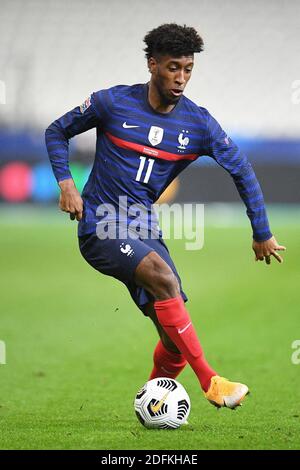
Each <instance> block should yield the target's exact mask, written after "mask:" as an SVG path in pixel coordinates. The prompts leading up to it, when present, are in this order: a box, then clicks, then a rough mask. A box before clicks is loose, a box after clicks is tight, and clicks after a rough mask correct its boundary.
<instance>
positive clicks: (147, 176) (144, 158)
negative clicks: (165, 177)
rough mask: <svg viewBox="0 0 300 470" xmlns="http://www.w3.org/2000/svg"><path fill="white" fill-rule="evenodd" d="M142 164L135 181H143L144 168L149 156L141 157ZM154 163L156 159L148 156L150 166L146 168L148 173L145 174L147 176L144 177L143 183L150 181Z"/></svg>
mask: <svg viewBox="0 0 300 470" xmlns="http://www.w3.org/2000/svg"><path fill="white" fill-rule="evenodd" d="M140 160H141V161H140V166H139V169H138V171H137V174H136V177H135V181H141V176H142V173H143V169H144V166H145V163H146V160H147V158H146V157H142V156H141V157H140ZM153 165H154V160H153V158H148V166H147V170H146V174H145V177H144V179H143V181H142V182H143V183H148V181H149V178H150V175H151V171H152V168H153Z"/></svg>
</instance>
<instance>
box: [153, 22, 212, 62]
mask: <svg viewBox="0 0 300 470" xmlns="http://www.w3.org/2000/svg"><path fill="white" fill-rule="evenodd" d="M144 42H145V43H146V46H147V47H146V48H145V49H144V51H145V52H146V58H147V59H150V57H155V56H159V55H170V56H172V57H181V56H188V55H192V54H194V52H201V51H203V45H204V43H203V39H202V38H201V36H199V34H198V33H197V31H196V30H195V29H194V28H191V27H188V26H186V25H183V26H180V25H178V24H176V23H168V24H162V25H161V26H158V28H155V29H152V31H149V32H148V33H147V34H146V36H145V37H144Z"/></svg>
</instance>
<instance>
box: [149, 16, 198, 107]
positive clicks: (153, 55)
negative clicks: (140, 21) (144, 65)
mask: <svg viewBox="0 0 300 470" xmlns="http://www.w3.org/2000/svg"><path fill="white" fill-rule="evenodd" d="M144 42H145V43H146V46H147V47H146V48H145V49H144V51H145V52H146V58H147V61H148V68H149V71H150V73H151V81H152V83H153V84H154V85H155V87H156V89H157V91H158V93H159V95H160V98H161V100H162V101H163V102H164V103H166V104H176V103H177V101H178V100H179V98H180V96H181V95H182V93H183V91H184V89H185V86H186V84H187V83H188V81H189V79H190V78H191V73H192V69H193V65H194V53H196V52H201V51H202V50H203V39H202V38H201V36H199V34H198V33H197V31H196V30H195V29H194V28H191V27H188V26H185V25H184V26H180V25H177V24H175V23H170V24H163V25H161V26H159V27H158V28H155V29H153V30H152V31H150V32H149V33H147V34H146V36H145V38H144Z"/></svg>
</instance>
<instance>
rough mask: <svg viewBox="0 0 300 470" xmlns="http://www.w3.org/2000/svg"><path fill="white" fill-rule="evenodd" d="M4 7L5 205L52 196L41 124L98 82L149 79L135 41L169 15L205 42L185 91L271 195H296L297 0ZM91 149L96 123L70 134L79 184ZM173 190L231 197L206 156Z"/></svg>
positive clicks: (186, 195) (299, 173) (0, 122)
mask: <svg viewBox="0 0 300 470" xmlns="http://www.w3.org/2000/svg"><path fill="white" fill-rule="evenodd" d="M0 8H1V28H0V41H1V48H0V82H1V83H2V85H3V86H2V87H0V93H1V94H2V96H0V200H1V201H6V202H25V201H33V202H34V201H39V202H51V201H54V200H56V199H57V194H58V190H57V186H56V183H55V180H54V177H53V176H52V173H51V168H50V165H49V162H48V158H47V154H46V149H45V145H44V130H45V128H46V127H47V126H48V125H49V123H50V122H51V121H53V120H54V119H56V118H57V117H58V116H60V115H62V114H63V113H64V112H66V111H68V110H69V109H72V108H73V107H75V106H77V105H79V104H81V102H83V101H84V99H85V98H86V96H88V95H89V94H90V92H92V91H94V90H98V89H100V88H106V87H109V86H112V85H115V84H119V83H128V84H131V83H137V82H146V81H147V80H148V72H147V67H146V62H145V59H144V53H143V51H142V49H143V43H142V38H143V37H144V35H145V33H146V32H147V31H148V30H150V29H151V28H153V27H155V26H157V25H159V24H161V23H163V22H170V21H176V22H178V23H180V24H183V23H186V24H189V25H193V26H194V27H196V28H197V29H198V30H199V32H200V33H201V34H202V35H203V37H204V41H205V51H204V53H202V54H201V55H200V56H199V57H196V67H195V71H194V76H193V77H192V80H191V82H190V84H189V85H188V88H187V93H186V94H187V96H188V97H190V98H191V99H193V100H194V101H196V102H197V103H199V104H200V105H202V106H204V107H207V108H208V109H209V111H210V112H211V113H212V114H213V115H214V116H215V117H216V118H217V119H218V120H219V122H220V123H221V124H222V126H223V127H224V128H225V129H226V131H227V132H228V133H229V134H230V135H231V137H232V138H233V139H234V140H235V141H236V142H237V143H238V144H239V145H240V147H241V149H242V150H243V151H244V152H245V153H246V154H247V155H248V157H249V160H250V161H251V162H252V163H253V165H254V166H255V169H256V172H257V174H258V176H259V179H260V181H261V183H262V187H263V190H264V193H265V196H266V200H267V201H268V202H283V203H284V202H294V203H299V202H300V184H299V182H300V137H299V123H300V93H298V90H297V89H295V86H294V85H293V84H295V81H296V80H299V79H300V68H299V60H298V57H299V56H300V29H299V18H300V2H299V1H298V0H290V1H289V2H287V1H283V0H273V1H272V2H271V1H268V0H264V1H263V0H253V1H252V2H251V3H249V2H246V1H241V0H230V1H228V2H227V1H222V0H212V1H206V0H203V1H197V0H190V1H189V2H188V5H187V4H184V3H183V2H181V1H179V0H174V1H173V2H172V10H170V5H169V3H168V2H161V1H159V0H153V1H152V2H151V4H149V2H140V1H138V0H128V1H126V2H123V1H121V0H111V1H110V2H107V1H104V0H103V1H102V0H99V1H97V0H87V1H83V0H72V1H70V0H64V1H58V0H52V1H50V2H48V1H46V0H39V1H38V0H27V1H24V0H10V1H8V0H1V2H0ZM299 85H300V83H299ZM299 88H300V86H299ZM296 93H298V95H297V96H299V99H298V98H297V96H296V95H295V94H296ZM4 94H5V96H4ZM293 96H294V98H293ZM295 97H296V98H295ZM298 101H299V102H298ZM94 145H95V132H94V131H93V130H92V131H89V132H88V133H86V134H84V135H82V136H78V137H76V138H75V139H73V140H72V143H71V152H70V153H71V161H72V162H73V166H72V170H73V174H74V178H75V181H76V182H77V184H78V186H79V189H81V188H82V186H83V184H84V182H85V180H86V178H87V175H88V172H89V168H90V165H91V163H92V160H93V152H94V150H93V149H94ZM176 198H177V200H178V201H183V202H185V201H196V200H200V201H203V202H205V201H225V202H226V201H228V202H230V201H238V200H239V199H238V195H237V193H236V190H235V188H234V187H233V185H232V182H231V181H230V178H229V177H228V175H227V174H226V173H225V172H224V171H223V170H222V169H220V168H219V167H217V165H216V164H214V162H213V161H212V160H211V159H209V158H205V157H204V158H202V159H199V161H197V162H196V163H194V164H193V166H192V167H190V169H188V170H187V171H186V172H185V173H183V174H182V176H181V177H180V185H179V191H178V192H177V196H176Z"/></svg>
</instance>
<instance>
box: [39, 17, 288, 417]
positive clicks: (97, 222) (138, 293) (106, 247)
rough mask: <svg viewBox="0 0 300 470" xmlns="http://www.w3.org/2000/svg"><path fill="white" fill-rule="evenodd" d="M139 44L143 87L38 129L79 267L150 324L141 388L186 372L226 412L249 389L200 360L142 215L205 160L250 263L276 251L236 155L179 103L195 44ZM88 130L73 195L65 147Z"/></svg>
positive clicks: (200, 116)
mask: <svg viewBox="0 0 300 470" xmlns="http://www.w3.org/2000/svg"><path fill="white" fill-rule="evenodd" d="M144 42H145V43H146V48H145V52H146V58H147V63H148V69H149V72H150V81H149V83H146V84H137V85H133V86H125V85H119V86H114V87H112V88H109V89H103V90H100V91H97V92H95V93H93V94H92V95H91V96H90V97H89V98H87V99H86V100H85V102H84V103H83V104H82V105H81V106H77V107H75V108H74V109H73V110H71V111H69V112H67V113H66V114H65V115H64V116H62V117H61V118H59V119H57V120H56V121H54V122H53V123H52V124H51V125H50V126H49V127H48V129H47V130H46V145H47V150H48V153H49V158H50V161H51V164H52V168H53V172H54V175H55V177H56V179H57V181H58V184H59V186H60V189H61V195H60V201H59V205H60V209H61V210H63V211H65V212H68V213H70V217H71V218H72V219H75V218H76V219H77V220H78V221H79V224H78V236H79V247H80V251H81V253H82V255H83V257H84V258H85V259H86V261H87V262H88V263H89V264H90V265H91V266H92V267H94V268H95V269H96V270H98V271H99V272H101V273H103V274H106V275H109V276H113V277H115V278H117V279H119V280H120V281H122V282H123V283H124V284H125V285H126V286H127V288H128V290H129V292H130V294H131V296H132V298H133V300H134V302H135V303H136V304H137V306H138V307H139V308H140V310H141V311H142V312H143V313H144V315H145V316H148V317H150V318H151V320H152V321H153V322H154V324H155V326H156V328H157V331H158V333H159V336H160V340H159V342H158V344H157V346H156V348H155V351H154V366H153V370H152V372H151V374H150V379H152V378H155V377H162V376H166V377H170V378H175V377H177V375H178V374H179V373H180V372H181V371H182V369H183V368H184V367H185V365H186V364H187V363H189V364H190V366H191V367H192V368H193V370H194V372H195V374H196V375H197V377H198V379H199V382H200V385H201V387H202V390H203V391H204V394H205V397H206V398H207V399H208V400H209V401H210V402H211V403H212V404H214V405H215V406H217V407H222V406H226V407H229V408H232V409H233V408H235V407H236V406H238V405H239V404H240V403H241V401H242V400H243V399H244V397H245V396H246V394H247V393H248V387H247V386H246V385H244V384H240V383H236V382H230V381H229V380H227V379H225V378H224V377H221V376H220V375H219V374H218V373H217V372H216V371H215V370H214V369H213V368H212V367H211V366H210V365H209V364H208V362H207V361H206V359H205V356H204V354H203V350H202V348H201V345H200V342H199V339H198V337H197V334H196V331H195V329H194V327H193V324H192V320H191V318H190V316H189V313H188V311H187V309H186V307H185V302H186V300H187V297H186V295H185V293H184V292H183V290H182V286H181V280H180V277H179V275H178V273H177V270H176V268H175V266H174V263H173V261H172V259H171V257H170V254H169V252H168V249H167V247H166V245H165V243H164V241H163V238H162V234H161V231H160V229H159V227H158V224H157V223H156V220H155V218H153V214H152V210H151V208H152V205H153V203H154V202H155V201H156V200H157V199H158V198H159V196H160V195H161V193H162V192H163V191H164V190H165V188H166V187H167V186H168V185H169V184H170V183H171V181H172V180H173V179H174V178H175V177H176V176H177V175H178V174H179V173H180V172H181V171H182V170H184V169H185V168H186V167H187V166H188V165H190V163H192V162H193V161H194V160H196V159H197V158H198V157H201V156H202V155H208V156H210V157H212V158H213V159H214V160H215V161H217V162H218V164H220V165H221V166H222V167H223V168H224V169H225V170H226V171H228V172H229V173H230V175H231V176H232V179H233V181H234V183H235V185H236V187H237V190H238V192H239V194H240V196H241V198H242V200H243V201H244V203H245V205H246V207H247V214H248V217H249V218H250V221H251V225H252V230H253V245H252V247H253V250H254V252H255V257H256V260H261V261H263V260H265V261H266V262H267V264H269V263H270V261H271V257H272V256H273V257H274V258H275V259H277V260H278V261H279V262H282V258H281V256H280V255H279V254H278V253H277V251H279V250H284V249H285V248H284V247H283V246H280V245H279V244H278V243H277V241H276V240H275V238H274V236H272V233H271V231H270V228H269V224H268V219H267V215H266V210H265V206H264V200H263V195H262V192H261V189H260V186H259V183H258V181H257V179H256V176H255V174H254V172H253V169H252V167H251V165H250V163H249V162H248V161H247V159H246V157H245V155H243V153H242V152H241V151H240V150H239V149H238V148H237V146H236V145H235V143H234V142H233V141H232V140H231V139H230V138H229V137H228V136H227V135H226V133H225V132H224V130H222V128H221V127H220V125H219V124H218V122H217V121H216V120H215V119H214V118H213V117H212V116H211V115H210V114H209V112H208V111H207V110H206V109H204V108H202V107H199V106H198V105H196V104H195V103H193V102H192V101H191V100H189V99H188V98H186V97H185V96H184V94H183V92H184V90H185V87H186V85H187V83H188V81H189V80H190V78H191V75H192V70H193V65H194V53H199V52H201V51H202V50H203V40H202V38H201V37H200V36H199V34H198V33H197V32H196V30H195V29H194V28H191V27H187V26H180V25H177V24H173V23H172V24H164V25H161V26H159V27H158V28H155V29H153V30H152V31H150V32H149V33H148V34H147V35H146V36H145V38H144ZM91 128H96V129H97V144H96V155H95V161H94V165H93V168H92V171H91V173H90V176H89V178H88V181H87V183H86V185H85V187H84V190H83V192H82V195H80V194H79V192H78V191H77V189H76V187H75V184H74V181H73V179H72V174H71V172H70V169H69V163H68V162H69V158H68V141H69V139H70V138H71V137H73V136H75V135H78V134H81V133H82V132H85V131H87V130H89V129H91ZM136 206H138V207H139V209H140V212H141V213H142V214H143V217H141V218H140V219H139V230H138V229H136V230H133V228H132V227H133V223H134V220H135V217H136V215H137V213H136V212H135V211H134V210H132V208H136ZM149 218H150V219H151V224H150V225H149ZM147 223H148V224H147ZM136 228H137V227H136ZM154 235H155V236H154Z"/></svg>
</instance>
